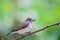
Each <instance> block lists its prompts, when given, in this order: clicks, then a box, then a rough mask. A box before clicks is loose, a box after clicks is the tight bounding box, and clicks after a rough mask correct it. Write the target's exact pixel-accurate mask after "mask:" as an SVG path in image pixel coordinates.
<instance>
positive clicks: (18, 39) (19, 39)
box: [15, 22, 60, 40]
mask: <svg viewBox="0 0 60 40" xmlns="http://www.w3.org/2000/svg"><path fill="white" fill-rule="evenodd" d="M59 24H60V22H58V23H55V24H52V25H48V26H46V27H44V28H42V29H39V30H37V31H34V32H32V33H30V34H28V35H25V36H23V37H20V38H17V39H15V40H21V39H23V38H25V37H28V36H30V35H32V34H35V33H37V32H40V31H43V30H45V29H47V28H49V27H52V26H56V25H59Z"/></svg>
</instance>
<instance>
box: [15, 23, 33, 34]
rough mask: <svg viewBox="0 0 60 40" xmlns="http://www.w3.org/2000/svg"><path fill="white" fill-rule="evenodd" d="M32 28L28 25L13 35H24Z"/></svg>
mask: <svg viewBox="0 0 60 40" xmlns="http://www.w3.org/2000/svg"><path fill="white" fill-rule="evenodd" d="M31 28H32V24H30V25H29V26H28V27H26V28H24V29H21V30H19V31H16V32H14V33H18V34H25V33H26V32H29V31H30V30H31Z"/></svg>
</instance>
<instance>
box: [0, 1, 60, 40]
mask: <svg viewBox="0 0 60 40" xmlns="http://www.w3.org/2000/svg"><path fill="white" fill-rule="evenodd" d="M28 17H31V18H34V19H36V21H35V22H34V23H33V24H32V25H33V28H32V30H31V31H35V30H38V29H41V28H43V27H45V26H46V25H50V24H53V23H56V22H59V21H60V0H0V34H1V35H0V36H2V37H3V38H1V39H0V40H4V37H6V34H8V33H9V32H10V31H11V30H12V28H13V27H15V26H16V25H17V24H18V23H20V22H22V21H24V20H25V19H26V18H28ZM6 38H8V37H6ZM8 40H9V38H8ZM10 40H12V39H11V38H10ZM23 40H60V26H54V27H51V28H48V29H46V30H44V31H41V32H39V33H36V34H33V35H31V36H29V37H26V38H24V39H23Z"/></svg>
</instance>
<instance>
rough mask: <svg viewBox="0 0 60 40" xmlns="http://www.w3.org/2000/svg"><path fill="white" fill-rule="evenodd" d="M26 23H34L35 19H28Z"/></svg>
mask: <svg viewBox="0 0 60 40" xmlns="http://www.w3.org/2000/svg"><path fill="white" fill-rule="evenodd" d="M26 21H28V22H34V21H35V19H32V18H27V19H26Z"/></svg>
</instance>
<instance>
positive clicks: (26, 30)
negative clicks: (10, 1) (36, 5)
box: [7, 18, 35, 36]
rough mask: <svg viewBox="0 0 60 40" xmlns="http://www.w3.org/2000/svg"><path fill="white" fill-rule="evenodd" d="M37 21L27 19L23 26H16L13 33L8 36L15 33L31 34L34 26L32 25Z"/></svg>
mask: <svg viewBox="0 0 60 40" xmlns="http://www.w3.org/2000/svg"><path fill="white" fill-rule="evenodd" d="M34 21H35V19H32V18H27V19H25V20H24V21H23V22H22V23H21V24H19V25H18V26H16V27H15V28H13V29H12V30H11V32H9V33H8V34H7V36H8V35H10V34H14V33H18V34H22V35H24V34H25V33H29V31H30V30H31V28H32V26H30V25H31V24H32V22H34Z"/></svg>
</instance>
